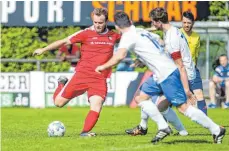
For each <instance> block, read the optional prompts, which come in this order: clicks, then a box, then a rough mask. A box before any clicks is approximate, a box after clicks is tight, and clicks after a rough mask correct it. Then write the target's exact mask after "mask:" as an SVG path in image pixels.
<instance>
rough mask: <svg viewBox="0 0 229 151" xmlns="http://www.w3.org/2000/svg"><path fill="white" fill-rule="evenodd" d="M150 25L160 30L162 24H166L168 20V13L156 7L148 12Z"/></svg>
mask: <svg viewBox="0 0 229 151" xmlns="http://www.w3.org/2000/svg"><path fill="white" fill-rule="evenodd" d="M149 16H150V18H151V21H152V25H153V26H155V28H156V29H159V30H162V25H163V24H167V23H168V22H169V20H168V13H167V12H166V10H165V9H164V8H161V7H157V8H155V9H153V10H152V11H151V12H150V14H149Z"/></svg>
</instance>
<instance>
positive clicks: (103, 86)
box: [60, 72, 107, 100]
mask: <svg viewBox="0 0 229 151" xmlns="http://www.w3.org/2000/svg"><path fill="white" fill-rule="evenodd" d="M86 91H87V94H88V99H89V98H90V97H91V96H93V95H98V96H101V97H102V98H103V99H104V100H105V98H106V95H107V83H106V79H105V78H96V77H95V76H94V75H89V74H85V73H82V72H75V73H74V75H73V76H72V77H71V79H69V80H68V82H67V83H66V84H65V86H64V88H63V89H62V90H61V92H60V95H61V96H62V97H64V98H66V99H72V98H74V97H77V96H79V95H81V94H83V93H85V92H86Z"/></svg>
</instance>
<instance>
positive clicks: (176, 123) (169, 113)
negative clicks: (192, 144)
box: [125, 95, 188, 136]
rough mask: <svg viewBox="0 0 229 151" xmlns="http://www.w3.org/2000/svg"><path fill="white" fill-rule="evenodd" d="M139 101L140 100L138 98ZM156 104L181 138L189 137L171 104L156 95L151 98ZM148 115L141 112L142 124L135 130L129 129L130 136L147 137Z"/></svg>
mask: <svg viewBox="0 0 229 151" xmlns="http://www.w3.org/2000/svg"><path fill="white" fill-rule="evenodd" d="M136 99H138V98H136ZM151 99H152V101H153V103H154V104H156V105H157V107H158V109H159V111H160V112H161V113H162V115H163V117H164V118H165V119H166V121H168V122H169V123H170V124H172V126H173V127H174V128H175V129H176V130H177V131H178V134H179V135H181V136H186V135H188V132H187V131H186V130H185V128H184V126H183V124H182V122H181V121H180V119H179V117H178V116H177V114H176V112H175V111H174V110H173V109H172V108H170V107H169V105H170V103H169V102H168V101H167V100H166V98H165V97H164V96H157V95H154V96H152V97H151ZM148 117H149V116H148V115H147V114H146V113H145V112H144V111H143V110H141V122H140V124H139V125H137V126H136V127H134V128H131V129H127V130H126V131H125V132H126V133H127V134H130V135H134V136H135V135H146V134H147V130H148V126H147V125H148Z"/></svg>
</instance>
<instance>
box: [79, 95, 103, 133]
mask: <svg viewBox="0 0 229 151" xmlns="http://www.w3.org/2000/svg"><path fill="white" fill-rule="evenodd" d="M89 102H90V111H89V112H88V114H87V117H86V119H85V121H84V127H83V130H82V132H81V134H80V135H81V136H95V135H96V134H95V133H93V132H90V131H91V130H92V128H93V127H94V126H95V124H96V123H97V121H98V119H99V115H100V112H101V110H102V106H103V102H104V98H102V97H101V96H98V95H93V96H91V97H90V98H89Z"/></svg>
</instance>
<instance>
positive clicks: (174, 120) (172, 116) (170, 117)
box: [161, 107, 185, 132]
mask: <svg viewBox="0 0 229 151" xmlns="http://www.w3.org/2000/svg"><path fill="white" fill-rule="evenodd" d="M161 114H162V115H163V116H164V117H165V119H166V120H167V121H168V122H169V123H171V124H172V126H173V127H174V128H175V129H176V130H177V131H179V132H180V131H183V130H185V128H184V125H183V124H182V123H181V121H180V119H179V118H178V116H177V114H176V112H175V111H174V110H173V109H172V108H170V107H168V108H167V109H166V110H165V111H164V112H161Z"/></svg>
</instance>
